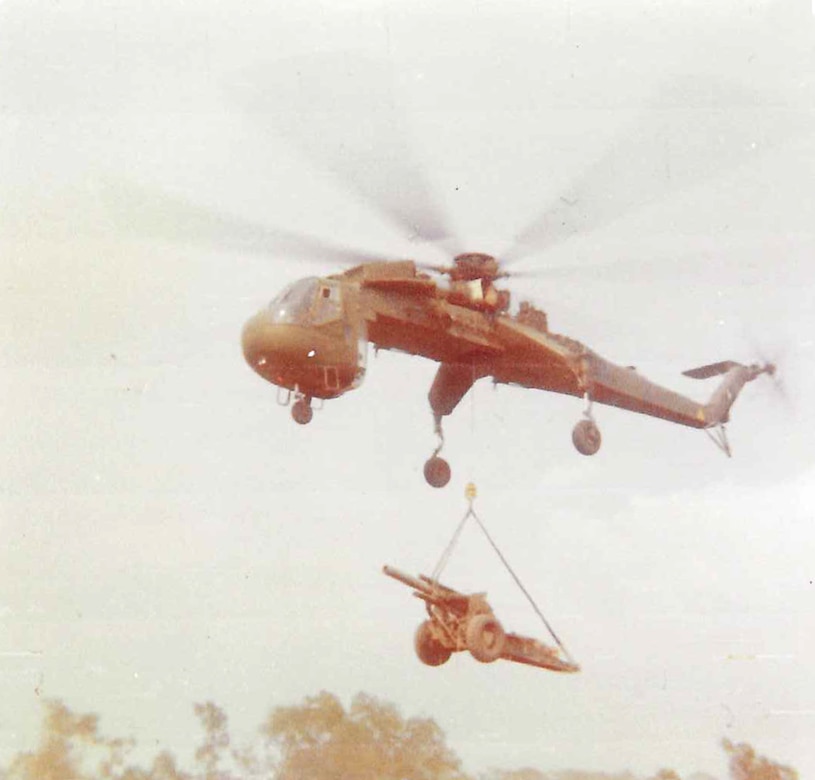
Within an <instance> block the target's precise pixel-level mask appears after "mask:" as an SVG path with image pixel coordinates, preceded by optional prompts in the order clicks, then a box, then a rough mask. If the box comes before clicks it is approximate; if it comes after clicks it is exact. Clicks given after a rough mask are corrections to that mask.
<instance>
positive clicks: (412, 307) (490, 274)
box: [242, 253, 775, 487]
mask: <svg viewBox="0 0 815 780" xmlns="http://www.w3.org/2000/svg"><path fill="white" fill-rule="evenodd" d="M427 270H429V271H431V272H435V273H437V274H441V275H443V276H446V277H447V279H448V284H447V285H446V286H442V285H440V284H438V283H437V281H436V280H435V279H434V278H433V277H432V276H431V274H430V273H427V272H426V271H427ZM507 275H508V274H507V273H506V272H504V271H502V269H501V267H500V265H499V263H498V261H497V260H496V259H495V258H494V257H492V256H490V255H487V254H481V253H465V254H459V255H457V256H456V257H455V258H454V260H453V263H452V264H451V265H449V266H430V267H424V268H422V267H421V266H419V265H417V263H415V262H413V261H409V260H405V261H381V262H376V261H373V262H366V263H362V264H360V265H357V266H355V267H353V268H351V269H349V270H347V271H345V272H344V273H340V274H336V275H332V276H327V277H322V278H318V277H308V278H305V279H301V280H299V281H297V282H294V283H293V284H292V285H290V286H289V287H287V288H286V289H285V290H283V292H281V293H280V294H279V295H278V296H277V297H276V298H275V299H274V300H273V301H272V302H271V304H270V305H269V306H268V307H266V308H265V309H263V310H262V311H260V312H259V313H257V314H256V315H255V316H254V317H252V318H251V319H250V320H249V321H248V322H247V323H246V325H245V326H244V329H243V336H242V344H243V353H244V356H245V358H246V361H247V362H248V364H249V365H250V366H251V368H252V369H253V370H254V371H255V372H257V373H258V374H259V375H260V376H261V377H263V378H264V379H266V380H267V381H269V382H271V383H273V384H275V385H277V386H278V387H279V388H281V389H282V391H283V394H284V395H283V399H282V403H285V404H288V403H291V414H292V417H293V418H294V420H295V421H296V422H297V423H299V424H301V425H305V424H307V423H309V422H310V421H311V419H312V400H313V399H332V398H337V397H338V396H340V395H342V394H343V393H345V392H348V391H349V390H353V389H355V388H357V387H358V386H359V385H360V384H361V382H362V380H363V378H364V376H365V363H366V351H367V346H368V343H369V342H370V343H372V344H373V345H374V346H375V347H376V348H377V349H392V350H399V351H402V352H407V353H410V354H414V355H421V356H423V357H427V358H430V359H431V360H434V361H437V362H438V363H439V364H440V365H439V368H438V371H437V373H436V377H435V379H434V381H433V384H432V386H431V388H430V393H429V399H430V407H431V409H432V412H433V419H434V424H435V432H436V434H437V435H438V438H439V442H438V446H437V447H436V449H435V450H434V452H433V454H432V455H431V457H430V458H429V459H428V460H427V462H426V463H425V466H424V475H425V479H426V480H427V482H428V484H430V485H431V486H433V487H443V486H444V485H446V484H447V482H448V481H449V480H450V476H451V471H450V466H449V464H448V463H447V462H446V461H445V460H444V459H443V458H442V457H441V456H440V454H439V453H440V452H441V449H442V446H443V444H444V438H443V433H442V418H444V417H445V416H447V415H449V414H451V413H452V412H453V410H454V409H455V408H456V406H457V404H458V403H459V402H460V401H461V399H462V398H463V397H464V395H465V394H466V393H467V391H468V390H469V389H470V388H471V387H472V385H473V384H474V382H476V381H477V380H478V379H481V378H483V377H492V379H493V381H494V382H496V383H501V384H512V385H520V386H522V387H528V388H537V389H539V390H548V391H551V392H556V393H563V394H567V395H572V396H577V397H578V398H583V399H584V401H585V407H584V411H583V418H582V419H580V420H579V421H578V422H577V424H576V425H575V426H574V429H573V431H572V441H573V443H574V446H575V448H576V449H577V451H578V452H580V453H581V454H583V455H594V454H595V453H596V452H597V451H598V450H599V449H600V444H601V436H600V430H599V428H598V426H597V423H596V422H595V420H594V417H593V414H592V405H593V404H594V403H599V404H607V405H610V406H616V407H619V408H622V409H627V410H630V411H632V412H638V413H640V414H645V415H650V416H652V417H659V418H662V419H664V420H668V421H670V422H674V423H678V424H680V425H686V426H690V427H693V428H701V429H706V430H708V431H715V432H716V433H717V436H716V437H715V438H714V440H715V441H716V442H717V444H719V446H720V447H721V448H722V449H723V450H724V451H725V452H727V453H728V454H729V446H728V443H727V438H726V436H725V429H724V425H725V423H726V422H727V421H728V418H729V412H730V407H731V406H732V405H733V403H734V401H735V400H736V397H737V396H738V394H739V392H740V391H741V389H742V387H743V386H744V385H745V384H746V383H747V382H750V381H752V380H753V379H755V378H756V377H758V376H759V375H761V374H770V375H772V374H773V373H774V371H775V367H774V366H773V365H772V364H770V363H767V364H763V365H759V364H752V365H742V364H739V363H736V362H733V361H723V362H719V363H714V364H711V365H706V366H702V367H700V368H695V369H692V370H689V371H685V372H684V373H685V375H686V376H689V377H693V378H696V379H705V378H708V377H713V376H717V375H721V376H722V381H721V382H720V384H719V386H718V388H717V389H716V390H715V392H714V393H713V395H712V397H711V398H710V400H709V401H708V402H707V403H705V404H702V403H698V402H696V401H694V400H692V399H690V398H687V397H684V396H682V395H680V394H678V393H675V392H673V391H671V390H668V389H665V388H663V387H660V386H659V385H657V384H655V383H653V382H651V381H649V380H648V379H646V378H645V377H643V376H641V375H640V374H639V373H638V372H637V371H636V370H635V369H634V368H630V367H622V366H618V365H615V364H614V363H611V362H609V361H608V360H606V359H604V358H602V357H600V355H598V354H597V353H595V352H593V351H592V350H591V349H589V348H588V347H586V346H585V345H583V344H581V343H580V342H579V341H576V340H574V339H572V338H569V337H567V336H563V335H559V334H557V333H553V332H552V331H550V330H549V327H548V322H547V316H546V314H545V313H544V312H543V311H541V310H539V309H537V308H536V307H534V306H533V305H532V304H530V303H527V302H524V303H521V305H520V307H519V309H518V310H517V311H516V312H515V313H510V294H509V292H508V291H506V290H502V289H499V288H498V287H497V286H496V284H495V283H496V282H497V281H498V280H500V279H501V278H503V277H505V276H507Z"/></svg>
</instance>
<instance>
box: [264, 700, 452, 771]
mask: <svg viewBox="0 0 815 780" xmlns="http://www.w3.org/2000/svg"><path fill="white" fill-rule="evenodd" d="M262 733H263V734H264V736H265V738H266V739H267V740H269V741H270V742H271V743H273V744H274V745H276V746H277V747H278V748H279V750H280V754H281V760H280V764H279V767H278V775H277V778H278V779H279V780H306V778H308V780H321V779H322V778H325V780H339V778H342V779H343V780H463V779H464V778H465V775H464V774H463V773H462V771H461V766H460V761H459V759H458V757H457V756H456V755H455V753H453V751H452V750H450V748H448V747H447V745H446V743H445V740H444V734H443V732H442V731H441V729H440V728H439V727H438V726H437V725H436V723H435V722H434V721H432V720H429V719H422V718H409V719H407V720H405V719H404V718H402V716H401V715H400V714H399V712H398V710H397V709H396V707H394V706H393V705H392V704H386V703H383V702H380V701H378V700H376V699H374V698H372V697H370V696H367V695H365V694H359V695H358V696H356V698H354V700H353V702H352V703H351V706H350V708H349V709H348V710H346V709H345V708H344V707H343V706H342V704H341V703H340V701H339V700H338V699H337V697H336V696H334V695H333V694H330V693H326V692H323V693H320V694H319V695H318V696H313V697H310V698H308V699H306V701H305V703H304V704H302V705H299V706H296V707H282V708H278V709H277V710H275V711H274V712H273V713H272V714H271V716H270V717H269V719H268V720H267V722H266V724H265V725H264V727H263V728H262Z"/></svg>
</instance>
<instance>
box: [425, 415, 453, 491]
mask: <svg viewBox="0 0 815 780" xmlns="http://www.w3.org/2000/svg"><path fill="white" fill-rule="evenodd" d="M434 428H435V431H436V436H438V437H439V446H438V447H436V449H435V450H433V454H432V455H431V456H430V457H429V458H428V459H427V462H426V463H425V464H424V478H425V480H426V481H427V484H428V485H430V487H434V488H443V487H444V486H445V485H446V484H447V483H448V482H449V481H450V464H449V463H448V462H447V461H446V460H445V459H444V458H440V457H439V453H440V452H441V448H442V447H443V446H444V433H443V432H442V429H441V415H438V414H437V415H435V416H434Z"/></svg>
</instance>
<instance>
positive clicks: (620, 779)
mask: <svg viewBox="0 0 815 780" xmlns="http://www.w3.org/2000/svg"><path fill="white" fill-rule="evenodd" d="M44 707H45V712H44V718H43V725H42V733H41V736H40V740H39V743H38V745H37V747H36V749H35V750H32V751H30V752H24V753H20V754H19V755H17V756H16V757H15V758H14V759H13V760H12V761H11V762H10V764H9V765H8V766H7V767H5V768H3V769H0V780H261V779H263V780H638V779H637V778H634V777H633V776H632V775H630V774H617V775H613V774H597V773H589V772H580V771H573V772H554V773H546V772H542V771H538V770H536V769H516V770H492V771H490V772H488V773H485V774H481V775H478V776H475V777H473V776H471V775H468V774H466V773H465V772H464V771H463V769H462V767H461V761H460V759H459V758H458V756H457V755H456V754H455V753H454V752H453V750H452V749H451V748H450V747H449V746H448V745H447V743H446V740H445V737H444V733H443V732H442V730H441V729H440V728H439V726H438V725H437V724H436V723H435V721H433V720H431V719H428V718H407V719H405V718H403V717H402V716H401V715H400V713H399V711H398V710H397V708H396V707H395V706H393V705H392V704H388V703H385V702H381V701H378V700H377V699H374V698H372V697H371V696H367V695H365V694H359V695H358V696H357V697H356V698H355V699H354V700H353V701H352V702H351V705H350V707H349V708H348V709H346V708H345V707H343V705H342V703H341V702H340V701H339V699H338V698H337V697H336V696H334V695H332V694H330V693H325V692H323V693H320V694H319V695H317V696H313V697H309V698H307V699H306V700H305V701H304V702H303V703H302V704H300V705H297V706H293V707H277V708H276V709H274V710H272V712H271V713H270V714H269V716H268V718H267V719H266V721H265V722H264V723H263V725H262V726H261V728H260V730H259V733H258V737H257V739H256V740H255V742H254V743H252V744H250V745H247V746H236V745H234V744H233V740H232V738H231V737H230V734H229V724H228V721H227V716H226V714H225V713H224V712H223V710H222V709H221V708H219V707H217V706H216V705H215V704H212V703H211V702H207V703H206V704H196V705H195V715H196V717H197V718H198V721H199V723H200V726H201V730H202V738H201V742H200V745H199V747H198V748H197V750H196V751H195V757H194V766H193V767H187V768H184V767H181V766H179V764H178V761H177V759H176V758H175V757H174V756H173V754H172V753H171V752H169V751H166V750H165V751H162V752H160V753H158V755H156V756H155V757H154V758H153V759H152V760H149V761H148V766H140V765H138V764H136V763H134V759H133V753H134V751H135V748H136V743H135V742H134V741H133V740H131V739H121V738H110V737H107V736H105V735H103V734H102V733H101V731H100V728H99V720H98V717H97V716H96V715H77V714H75V713H74V712H72V711H71V710H70V709H69V708H68V707H66V706H65V705H64V704H63V703H62V702H60V701H48V702H45V704H44ZM722 747H723V749H724V751H725V752H726V754H727V756H728V759H729V767H730V777H731V778H732V780H798V774H797V772H795V770H794V769H792V768H790V767H787V766H782V765H780V764H777V763H775V762H773V761H771V760H769V759H767V758H764V757H763V756H759V755H757V753H756V752H755V750H754V749H753V748H752V747H751V746H749V745H747V744H744V743H741V744H734V743H732V742H730V741H728V740H724V741H723V742H722ZM695 777H696V778H697V780H698V778H699V776H698V775H697V776H695ZM643 780H646V779H643ZM647 780H681V778H680V777H679V775H678V774H677V773H676V772H674V771H672V770H670V769H663V770H660V771H659V772H658V773H657V774H656V775H655V776H654V777H652V778H648V779H647ZM709 780H713V779H712V778H710V779H709Z"/></svg>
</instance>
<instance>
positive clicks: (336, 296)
mask: <svg viewBox="0 0 815 780" xmlns="http://www.w3.org/2000/svg"><path fill="white" fill-rule="evenodd" d="M340 313H341V312H340V286H339V285H338V284H337V283H336V282H330V281H325V280H324V281H322V282H320V288H319V291H318V293H317V300H315V301H314V324H315V325H321V324H322V323H324V322H331V320H336V319H337V318H338V317H339V316H340Z"/></svg>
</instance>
